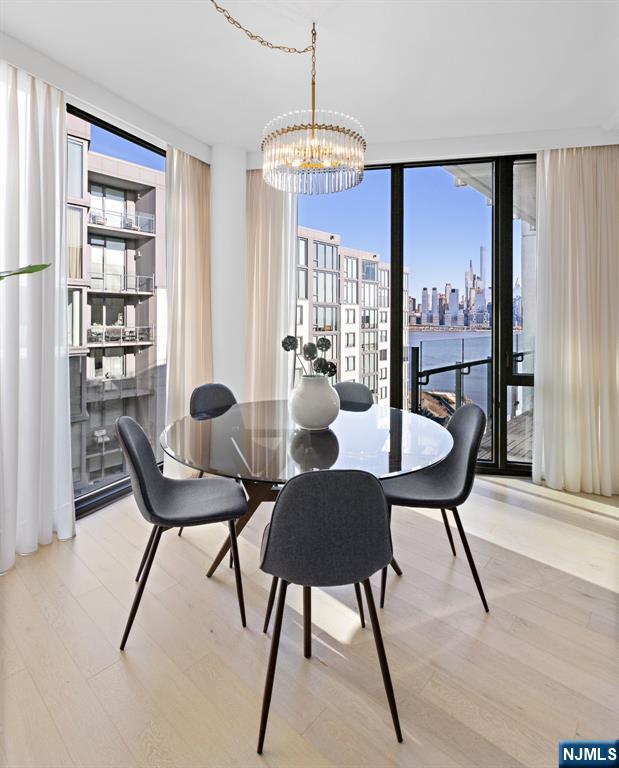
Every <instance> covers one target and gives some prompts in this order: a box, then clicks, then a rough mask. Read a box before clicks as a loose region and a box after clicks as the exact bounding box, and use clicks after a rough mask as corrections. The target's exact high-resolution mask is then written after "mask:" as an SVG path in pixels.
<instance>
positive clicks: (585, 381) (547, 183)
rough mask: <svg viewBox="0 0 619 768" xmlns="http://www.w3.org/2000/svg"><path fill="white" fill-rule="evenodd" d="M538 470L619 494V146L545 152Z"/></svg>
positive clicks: (550, 480)
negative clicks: (618, 314) (618, 310)
mask: <svg viewBox="0 0 619 768" xmlns="http://www.w3.org/2000/svg"><path fill="white" fill-rule="evenodd" d="M537 168H538V180H537V205H538V214H537V220H538V259H537V350H536V355H535V416H534V446H533V479H534V480H535V481H536V482H542V481H544V482H545V483H546V484H547V485H549V486H550V487H551V488H557V489H564V490H566V491H572V492H579V491H584V492H586V493H597V494H603V495H606V496H609V495H612V494H615V493H619V320H618V316H617V298H618V297H619V146H608V147H593V148H579V149H558V150H550V151H545V152H541V153H540V154H539V155H538V161H537Z"/></svg>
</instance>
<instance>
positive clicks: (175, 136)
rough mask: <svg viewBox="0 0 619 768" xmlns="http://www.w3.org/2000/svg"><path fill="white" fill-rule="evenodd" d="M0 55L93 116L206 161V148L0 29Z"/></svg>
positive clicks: (201, 143) (178, 130)
mask: <svg viewBox="0 0 619 768" xmlns="http://www.w3.org/2000/svg"><path fill="white" fill-rule="evenodd" d="M0 58H3V59H5V60H6V61H8V62H9V63H10V64H13V65H14V66H16V67H20V68H21V69H23V70H25V71H26V72H28V73H30V74H31V75H35V77H38V78H40V79H41V80H44V81H45V82H47V83H50V84H51V85H54V86H56V88H60V89H61V90H63V91H64V92H65V94H66V100H67V102H68V103H69V104H73V105H74V106H76V107H79V108H80V109H83V110H84V111H86V112H89V113H90V114H91V115H94V116H95V117H99V118H100V119H102V120H106V121H107V122H109V123H112V124H113V125H116V126H117V127H119V128H123V129H124V130H126V131H128V132H129V133H132V134H133V135H134V136H138V137H139V138H141V139H145V140H146V141H149V142H150V143H151V144H154V145H155V146H158V147H161V148H162V149H166V148H167V145H168V144H170V145H172V146H174V147H177V148H178V149H182V150H183V151H184V152H188V153H189V154H190V155H194V157H197V158H199V159H200V160H203V161H204V162H206V163H208V162H210V154H211V150H210V147H209V146H208V145H207V144H205V143H204V142H202V141H199V140H198V139H196V138H194V137H193V136H190V135H189V134H187V133H185V132H184V131H182V130H181V129H179V128H177V127H176V126H174V125H172V124H171V123H167V122H165V121H164V120H161V119H160V118H159V117H156V116H155V115H153V114H151V113H150V112H147V111H146V110H143V109H141V108H140V107H138V106H136V105H135V104H132V103H131V102H129V101H127V100H125V99H123V98H122V97H121V96H117V95H116V94H115V93H112V92H111V91H108V90H107V89H106V88H103V87H102V86H100V85H98V84H97V83H95V82H93V81H92V80H89V79H88V78H86V77H83V76H82V75H80V74H79V73H78V72H75V71H74V70H72V69H69V68H68V67H65V66H64V65H63V64H60V63H58V62H57V61H54V60H53V59H50V58H48V57H47V56H44V55H43V54H42V53H39V52H38V51H36V50H35V49H34V48H30V47H29V46H27V45H24V43H21V42H20V41H19V40H16V39H15V38H14V37H10V36H9V35H5V34H4V33H2V32H0Z"/></svg>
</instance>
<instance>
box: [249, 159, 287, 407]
mask: <svg viewBox="0 0 619 768" xmlns="http://www.w3.org/2000/svg"><path fill="white" fill-rule="evenodd" d="M296 242H297V201H296V197H295V196H294V195H291V194H288V193H285V192H279V191H278V190H276V189H274V188H273V187H271V186H269V185H268V184H266V183H265V182H264V181H263V179H262V171H248V172H247V283H246V296H247V304H246V306H247V321H248V329H247V399H248V400H274V399H282V398H286V397H287V396H288V392H289V389H290V386H291V383H292V373H293V365H294V355H290V354H288V353H286V352H284V350H283V349H282V348H281V340H282V339H283V338H284V336H287V335H292V336H294V335H295V320H296V317H295V314H296V300H295V296H296V294H295V282H294V278H295V262H296V260H295V253H296Z"/></svg>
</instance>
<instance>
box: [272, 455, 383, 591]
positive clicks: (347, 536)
mask: <svg viewBox="0 0 619 768" xmlns="http://www.w3.org/2000/svg"><path fill="white" fill-rule="evenodd" d="M266 536H267V538H266V541H265V544H264V546H263V548H262V562H261V568H262V570H263V571H265V572H266V573H270V574H271V575H273V576H278V577H280V578H282V579H285V580H286V581H289V582H292V583H293V584H303V585H304V586H316V587H329V586H337V585H340V584H354V583H356V582H359V581H363V580H364V579H367V578H368V577H369V576H371V575H372V574H373V573H376V571H379V570H380V569H381V568H384V567H385V566H386V565H388V564H389V563H390V562H391V559H392V557H393V548H392V545H391V533H390V530H389V513H388V511H387V501H386V499H385V494H384V492H383V489H382V486H381V484H380V483H379V482H378V480H377V479H376V478H375V477H374V476H373V475H370V474H369V473H367V472H360V471H357V470H325V471H321V472H307V473H305V474H302V475H298V476H297V477H294V478H292V480H290V481H289V482H288V483H286V485H285V486H284V488H283V490H282V491H281V493H280V494H279V497H278V499H277V502H276V503H275V508H274V509H273V515H272V517H271V522H270V524H269V526H268V531H266Z"/></svg>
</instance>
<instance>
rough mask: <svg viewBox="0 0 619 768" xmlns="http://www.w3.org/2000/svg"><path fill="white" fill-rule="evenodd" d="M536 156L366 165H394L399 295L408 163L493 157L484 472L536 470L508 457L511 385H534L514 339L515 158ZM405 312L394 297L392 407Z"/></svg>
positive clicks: (398, 392) (398, 400)
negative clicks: (517, 362)
mask: <svg viewBox="0 0 619 768" xmlns="http://www.w3.org/2000/svg"><path fill="white" fill-rule="evenodd" d="M535 160H536V155H535V153H533V152H528V153H521V154H508V155H482V156H476V157H467V158H444V159H437V160H424V161H411V162H401V163H380V164H372V165H366V166H365V170H367V171H372V170H389V171H390V175H391V296H392V297H394V296H399V295H402V293H403V290H404V171H405V170H406V169H408V168H428V167H433V166H439V167H440V166H450V165H471V164H477V163H492V167H493V175H494V189H493V198H494V199H493V203H494V204H493V207H492V269H491V271H492V286H493V291H492V360H493V364H492V369H493V370H492V381H493V413H492V418H491V430H492V445H493V458H492V461H480V462H478V464H477V471H478V472H479V473H480V474H500V475H516V476H528V477H530V476H531V464H528V463H524V462H517V461H508V458H507V404H508V403H507V393H508V387H510V386H523V387H532V388H534V386H535V384H534V377H533V374H530V373H526V374H524V373H518V372H516V371H515V370H514V362H513V341H512V331H513V322H512V277H513V205H514V199H513V192H514V190H513V168H514V163H516V162H521V161H529V162H530V161H535ZM401 312H402V308H401V303H400V302H399V301H395V300H392V301H391V302H390V306H389V313H390V321H391V322H390V334H389V335H390V339H389V349H390V361H389V389H390V405H391V406H392V407H393V408H402V405H403V402H404V387H403V376H402V366H403V359H402V348H403V346H404V340H405V339H404V325H403V323H402V322H401ZM407 347H408V344H407Z"/></svg>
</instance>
